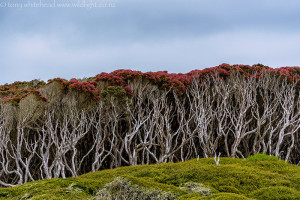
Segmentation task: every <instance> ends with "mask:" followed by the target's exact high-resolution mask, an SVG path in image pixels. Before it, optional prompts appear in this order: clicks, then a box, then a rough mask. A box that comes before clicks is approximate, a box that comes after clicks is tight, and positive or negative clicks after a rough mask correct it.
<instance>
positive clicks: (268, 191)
mask: <svg viewBox="0 0 300 200" xmlns="http://www.w3.org/2000/svg"><path fill="white" fill-rule="evenodd" d="M251 196H253V197H254V198H256V199H277V200H281V199H282V200H284V199H286V200H287V199H300V191H299V190H298V191H297V190H295V189H293V188H289V187H285V186H277V187H265V188H261V189H259V190H257V191H254V192H253V193H252V194H251Z"/></svg>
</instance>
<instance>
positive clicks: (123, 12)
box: [0, 0, 300, 84]
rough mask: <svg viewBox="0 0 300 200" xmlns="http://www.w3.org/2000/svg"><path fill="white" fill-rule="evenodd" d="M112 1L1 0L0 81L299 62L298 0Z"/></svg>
mask: <svg viewBox="0 0 300 200" xmlns="http://www.w3.org/2000/svg"><path fill="white" fill-rule="evenodd" d="M3 1H5V0H0V2H3ZM6 1H7V0H6ZM44 1H46V0H44ZM47 1H50V0H47ZM57 1H58V0H57ZM59 1H63V0H59ZM64 1H66V0H64ZM95 1H99V0H95ZM24 2H25V1H24ZM87 2H88V1H87ZM115 2H116V7H114V8H92V9H85V8H23V9H16V8H0V29H1V32H0V44H1V46H0V68H1V71H2V73H1V74H0V83H1V84H3V83H5V82H13V81H15V80H31V79H34V78H41V79H44V80H46V79H49V78H53V77H58V76H60V77H64V78H72V77H83V76H92V75H95V74H97V73H101V72H102V71H106V72H109V71H112V70H114V69H119V68H130V69H135V70H141V71H157V70H168V71H170V72H188V71H190V70H192V69H195V68H204V67H212V66H215V65H218V64H221V63H224V62H226V63H229V64H255V63H263V64H266V65H270V66H273V67H279V66H287V65H299V61H300V58H299V56H298V55H297V52H299V47H298V46H299V45H298V44H299V42H300V36H299V33H300V29H299V25H298V24H300V14H299V13H300V2H298V1H295V0H291V1H289V2H286V1H282V0H279V1H276V2H272V1H270V0H264V1H258V0H256V1H251V2H246V1H237V0H228V1H223V0H211V1H206V0H203V1H199V0H190V1H185V2H184V1H180V0H172V1H171V0H166V1H158V0H152V1H150V0H144V1H140V0H127V1H124V0H123V1H121V0H116V1H115Z"/></svg>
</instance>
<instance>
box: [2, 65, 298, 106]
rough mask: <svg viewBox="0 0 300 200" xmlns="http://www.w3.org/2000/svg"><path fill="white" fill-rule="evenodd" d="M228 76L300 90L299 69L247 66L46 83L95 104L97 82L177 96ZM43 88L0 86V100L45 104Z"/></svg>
mask: <svg viewBox="0 0 300 200" xmlns="http://www.w3.org/2000/svg"><path fill="white" fill-rule="evenodd" d="M232 72H239V73H240V74H242V75H244V76H245V77H256V78H261V77H262V76H263V75H264V74H272V75H275V76H279V77H281V78H282V79H287V80H288V81H289V82H292V81H296V82H298V86H299V88H300V68H299V67H281V68H275V69H274V68H270V67H268V66H264V65H262V64H256V65H253V66H249V65H229V64H225V63H224V64H221V65H219V66H216V67H211V68H206V69H203V70H193V71H191V72H189V73H186V74H181V73H178V74H175V73H168V72H167V71H159V72H146V73H143V72H140V71H132V70H124V69H121V70H116V71H113V72H111V73H101V74H98V75H97V76H96V77H95V78H94V80H92V81H86V82H79V81H78V80H77V79H71V80H70V81H67V80H65V79H61V78H55V79H51V80H49V81H48V84H50V83H52V82H57V83H59V84H60V85H61V86H62V89H63V90H65V91H66V92H67V91H68V90H71V91H79V92H82V93H85V94H86V95H89V96H91V97H92V98H93V99H95V100H98V99H99V98H100V91H99V90H98V89H97V82H98V81H106V82H108V83H109V84H111V85H115V86H121V87H123V88H124V90H125V91H126V93H127V95H129V96H132V95H133V92H132V89H131V88H130V87H129V86H128V80H132V79H135V78H137V77H141V78H143V79H147V80H150V81H151V82H153V83H154V84H156V85H158V86H159V87H160V88H167V89H169V88H170V89H173V90H175V91H176V92H177V93H178V94H184V92H185V90H186V88H188V87H189V86H190V84H191V81H192V80H193V78H194V77H199V78H200V79H203V78H206V77H210V76H216V75H217V76H219V77H220V78H225V79H226V77H229V76H230V74H231V73H232ZM43 85H45V83H44V82H43V81H40V82H37V81H31V82H14V83H12V84H10V85H9V84H5V85H2V86H0V100H1V101H4V102H13V103H15V104H18V103H19V102H20V100H21V99H23V98H25V97H26V96H27V95H29V94H34V95H36V96H37V98H38V99H40V100H41V101H45V102H47V99H46V98H45V97H42V96H41V94H40V92H39V91H38V90H37V89H38V88H40V87H41V86H43Z"/></svg>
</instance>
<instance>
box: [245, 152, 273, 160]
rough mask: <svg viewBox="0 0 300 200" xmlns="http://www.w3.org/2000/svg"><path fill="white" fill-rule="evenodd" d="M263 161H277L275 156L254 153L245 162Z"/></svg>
mask: <svg viewBox="0 0 300 200" xmlns="http://www.w3.org/2000/svg"><path fill="white" fill-rule="evenodd" d="M264 160H271V161H277V160H278V157H277V156H271V155H267V154H264V153H256V154H254V155H253V156H249V157H248V158H247V159H246V161H264Z"/></svg>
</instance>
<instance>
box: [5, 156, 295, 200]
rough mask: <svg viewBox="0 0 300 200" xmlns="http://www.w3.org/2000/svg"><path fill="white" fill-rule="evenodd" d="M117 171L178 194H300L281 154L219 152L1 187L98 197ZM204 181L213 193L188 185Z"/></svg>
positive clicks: (9, 192)
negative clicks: (187, 187)
mask: <svg viewBox="0 0 300 200" xmlns="http://www.w3.org/2000/svg"><path fill="white" fill-rule="evenodd" d="M117 177H121V178H125V179H126V180H129V181H130V183H131V184H132V185H138V186H139V187H142V188H147V189H149V190H160V191H162V192H171V193H173V194H175V195H176V196H177V199H180V200H184V199H264V200H266V199H300V167H299V166H296V165H291V164H288V163H286V162H284V161H278V160H276V159H266V160H264V159H247V160H244V159H233V158H220V165H218V166H217V165H216V164H215V162H214V159H213V158H203V159H199V160H197V159H193V160H190V161H186V162H180V163H165V164H156V165H138V166H129V167H120V168H117V169H112V170H102V171H98V172H92V173H88V174H84V175H82V176H79V177H76V178H66V179H51V180H40V181H35V182H30V183H26V184H23V185H20V186H17V187H13V188H1V189H0V199H94V197H95V195H96V194H97V192H98V191H99V190H100V189H101V188H103V187H104V186H105V185H106V184H108V183H110V182H112V181H113V180H115V179H116V178H117ZM188 182H194V183H201V184H203V185H204V186H205V187H207V188H210V189H211V191H212V194H210V195H207V196H202V195H201V194H199V193H197V192H195V193H189V191H188V190H185V189H184V187H182V186H183V185H184V184H186V183H188Z"/></svg>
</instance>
